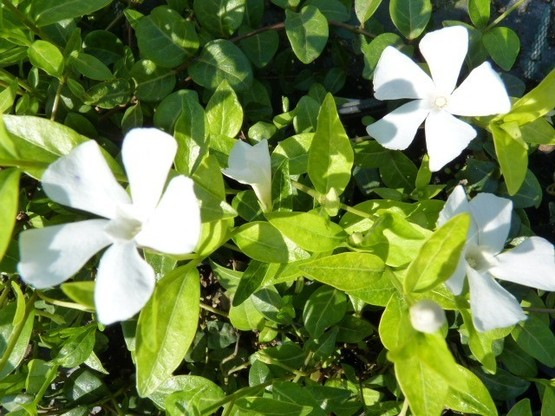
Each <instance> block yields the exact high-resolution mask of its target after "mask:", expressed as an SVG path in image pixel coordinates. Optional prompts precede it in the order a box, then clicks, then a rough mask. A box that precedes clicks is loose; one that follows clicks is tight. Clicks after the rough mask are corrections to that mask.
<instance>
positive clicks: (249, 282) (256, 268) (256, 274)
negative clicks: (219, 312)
mask: <svg viewBox="0 0 555 416" xmlns="http://www.w3.org/2000/svg"><path fill="white" fill-rule="evenodd" d="M270 268H271V265H270V264H268V263H261V262H259V261H256V260H251V261H250V263H249V265H248V266H247V268H246V270H245V271H244V272H243V275H242V276H241V280H239V285H238V286H237V290H236V291H235V295H234V296H233V302H232V304H233V306H238V305H240V304H241V303H243V302H244V301H246V300H247V299H248V297H249V296H250V295H252V294H253V293H254V292H256V291H257V290H258V288H260V286H261V285H262V283H263V282H264V281H265V280H267V276H269V275H271V274H272V271H270Z"/></svg>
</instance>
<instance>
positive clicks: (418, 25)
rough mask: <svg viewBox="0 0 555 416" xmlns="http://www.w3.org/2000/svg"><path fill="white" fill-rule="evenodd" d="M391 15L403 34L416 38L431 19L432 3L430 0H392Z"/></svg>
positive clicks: (390, 4)
mask: <svg viewBox="0 0 555 416" xmlns="http://www.w3.org/2000/svg"><path fill="white" fill-rule="evenodd" d="M389 15H390V16H391V20H392V21H393V24H394V25H395V27H396V28H397V29H399V32H401V33H402V34H403V36H405V37H406V38H407V39H415V38H417V37H418V36H420V34H421V33H422V32H423V31H424V29H425V28H426V25H427V24H428V22H429V21H430V17H431V15H432V3H431V2H430V0H391V1H390V2H389Z"/></svg>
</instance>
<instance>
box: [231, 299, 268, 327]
mask: <svg viewBox="0 0 555 416" xmlns="http://www.w3.org/2000/svg"><path fill="white" fill-rule="evenodd" d="M229 320H230V322H231V324H232V325H233V327H234V328H237V329H238V330H240V331H260V330H261V329H262V328H263V327H264V321H265V319H264V315H262V314H261V313H260V312H259V311H258V309H256V307H255V306H254V302H253V300H252V297H249V298H247V300H245V301H244V302H242V303H241V304H240V305H238V306H233V305H232V306H231V308H230V309H229Z"/></svg>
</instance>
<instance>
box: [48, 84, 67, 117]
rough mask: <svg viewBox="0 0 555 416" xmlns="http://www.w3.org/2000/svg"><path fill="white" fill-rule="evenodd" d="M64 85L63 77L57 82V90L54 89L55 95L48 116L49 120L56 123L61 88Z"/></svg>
mask: <svg viewBox="0 0 555 416" xmlns="http://www.w3.org/2000/svg"><path fill="white" fill-rule="evenodd" d="M65 83H66V79H65V77H63V78H60V79H59V80H58V88H56V95H55V96H54V102H53V103H52V114H50V120H52V121H56V114H58V105H59V104H60V97H61V95H62V88H63V87H64V85H65Z"/></svg>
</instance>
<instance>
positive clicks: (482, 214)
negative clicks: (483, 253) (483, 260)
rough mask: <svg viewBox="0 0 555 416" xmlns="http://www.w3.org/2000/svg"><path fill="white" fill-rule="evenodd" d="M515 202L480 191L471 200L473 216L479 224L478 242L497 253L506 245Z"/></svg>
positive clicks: (484, 247) (490, 251)
mask: <svg viewBox="0 0 555 416" xmlns="http://www.w3.org/2000/svg"><path fill="white" fill-rule="evenodd" d="M512 210H513V203H512V202H511V201H510V200H509V199H506V198H500V197H498V196H496V195H493V194H490V193H485V192H484V193H480V194H478V195H476V197H474V198H473V199H472V201H470V211H471V213H472V218H473V219H474V221H476V224H477V225H478V230H479V231H478V244H479V245H480V247H481V248H482V249H486V250H487V251H488V252H489V253H492V254H497V253H499V252H500V251H501V250H503V248H504V247H505V242H506V240H507V236H508V235H509V231H510V229H511V215H512Z"/></svg>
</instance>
